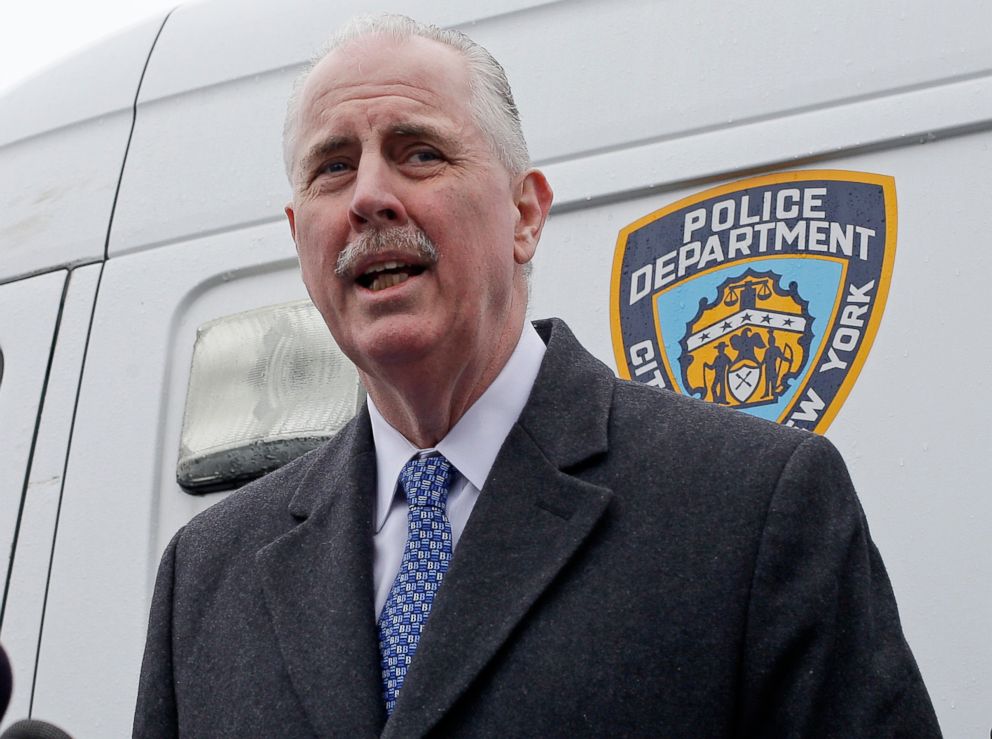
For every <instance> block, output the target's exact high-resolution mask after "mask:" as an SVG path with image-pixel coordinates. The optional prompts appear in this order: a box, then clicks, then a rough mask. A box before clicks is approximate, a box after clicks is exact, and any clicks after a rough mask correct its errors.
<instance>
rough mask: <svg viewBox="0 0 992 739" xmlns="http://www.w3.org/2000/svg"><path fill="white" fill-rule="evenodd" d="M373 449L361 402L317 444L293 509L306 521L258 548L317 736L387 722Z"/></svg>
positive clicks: (364, 732)
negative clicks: (345, 423) (375, 576)
mask: <svg viewBox="0 0 992 739" xmlns="http://www.w3.org/2000/svg"><path fill="white" fill-rule="evenodd" d="M374 484H375V452H374V449H373V446H372V441H371V429H370V427H369V421H368V414H367V412H364V411H363V412H362V413H361V414H360V415H359V417H358V418H357V419H356V421H355V422H354V423H352V425H351V426H350V427H349V429H348V431H346V432H344V433H343V434H342V435H341V436H340V437H338V438H337V439H335V441H334V442H332V443H331V444H329V445H328V446H327V447H325V448H323V449H322V450H321V451H320V452H318V454H317V456H316V458H315V461H314V463H313V465H312V466H311V468H310V470H309V471H308V472H307V474H306V475H305V476H304V478H303V480H302V482H301V483H300V487H299V488H298V490H297V492H296V494H295V496H294V497H293V501H292V503H291V505H290V510H291V512H292V513H293V515H294V516H296V517H297V518H299V519H302V522H301V523H300V524H299V525H298V526H296V527H295V528H294V529H292V530H291V531H290V532H289V533H287V534H285V535H284V536H282V537H280V538H279V539H277V540H275V541H274V542H272V543H271V544H269V545H268V546H266V547H265V548H263V549H262V550H261V551H259V552H258V554H257V556H256V566H257V569H258V573H259V579H260V581H261V583H262V589H263V592H264V594H265V602H266V605H267V607H268V610H269V612H270V614H271V617H272V624H273V627H274V630H275V633H276V640H277V642H278V645H279V649H280V651H281V653H282V655H283V658H284V660H285V664H286V667H287V670H288V672H289V676H290V680H291V682H292V684H293V687H294V689H295V691H296V693H297V695H298V696H299V698H300V701H301V702H302V704H303V707H304V709H305V710H306V713H307V716H308V718H309V720H310V722H311V723H312V724H313V727H314V729H315V731H316V733H317V735H318V736H332V735H333V736H341V735H350V736H353V737H361V736H375V735H378V734H379V733H380V731H381V729H382V726H383V724H384V722H385V718H386V717H385V709H384V706H383V700H382V686H381V682H380V678H379V647H378V637H377V634H376V625H375V620H374V613H373V609H374V605H373V591H372V559H373V544H372V515H373V506H374V494H373V490H374Z"/></svg>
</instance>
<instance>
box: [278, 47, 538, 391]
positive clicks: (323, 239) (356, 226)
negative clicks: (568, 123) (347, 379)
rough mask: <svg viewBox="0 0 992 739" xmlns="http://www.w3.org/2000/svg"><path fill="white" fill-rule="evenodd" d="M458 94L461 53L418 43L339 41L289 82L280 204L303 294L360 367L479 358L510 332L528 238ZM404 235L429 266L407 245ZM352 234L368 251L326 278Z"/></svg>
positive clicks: (450, 364)
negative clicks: (287, 180)
mask: <svg viewBox="0 0 992 739" xmlns="http://www.w3.org/2000/svg"><path fill="white" fill-rule="evenodd" d="M470 94H471V93H470V90H469V76H468V72H467V71H466V69H465V68H464V63H463V61H462V58H461V56H460V55H459V54H458V53H457V52H456V51H454V50H453V49H450V48H448V47H446V46H443V45H441V44H437V43H435V42H432V41H429V40H426V39H422V38H412V39H408V40H405V41H402V42H395V41H391V40H386V39H378V38H366V39H360V40H358V41H355V42H352V43H350V44H348V45H346V46H344V47H342V48H339V49H337V50H336V51H334V52H332V53H331V54H330V55H329V56H328V57H326V58H325V59H324V60H323V61H322V62H320V64H318V65H317V67H316V68H315V69H314V71H313V72H312V73H311V75H310V77H309V78H308V80H307V82H306V84H305V86H304V88H303V91H302V96H301V105H300V118H299V123H298V128H297V140H296V149H295V154H294V161H295V167H294V195H293V202H292V204H291V205H290V206H287V209H286V212H287V215H288V216H289V220H290V226H291V228H292V230H293V237H294V239H295V241H296V245H297V250H298V252H299V256H300V265H301V269H302V272H303V280H304V282H305V283H306V286H307V290H308V291H309V293H310V296H311V298H312V300H313V302H314V304H315V305H316V306H317V308H318V309H319V310H320V312H321V314H322V315H323V317H324V320H325V321H326V323H327V325H328V327H329V328H330V329H331V332H332V333H333V335H334V338H335V340H336V341H337V342H338V344H339V345H340V346H341V348H342V349H343V350H344V351H345V353H346V354H347V355H348V356H349V357H350V358H351V359H352V360H353V361H354V362H355V363H356V364H357V365H358V366H359V367H360V368H361V369H362V370H363V371H364V372H365V373H367V374H372V375H376V373H377V372H379V371H382V370H383V368H385V367H387V366H389V365H400V364H407V363H410V362H415V361H418V360H422V359H424V358H429V359H431V361H432V362H433V363H434V364H435V365H437V369H438V372H439V373H443V372H444V371H446V369H450V368H457V367H458V366H460V365H459V363H462V364H463V363H464V362H465V361H466V357H468V358H470V359H472V360H473V361H477V362H478V361H480V360H481V361H485V355H486V352H488V351H491V347H492V346H495V345H497V343H498V342H499V341H500V339H501V337H502V336H504V335H505V334H506V333H507V332H509V331H513V332H515V331H517V330H519V325H520V321H522V319H523V314H524V308H525V300H526V288H525V286H524V283H523V279H522V276H521V265H522V264H523V263H524V262H526V261H528V260H529V259H530V257H531V256H532V254H533V247H534V246H536V238H533V239H531V240H527V239H523V240H521V238H520V237H519V234H518V233H517V232H519V231H520V227H519V224H520V220H521V219H520V209H519V207H518V204H517V201H518V200H519V192H520V190H521V184H520V183H521V181H522V178H514V177H512V176H511V175H510V174H509V173H508V172H507V171H506V169H505V168H504V167H503V166H502V164H500V162H499V161H498V160H497V159H496V157H495V156H494V154H493V153H492V150H491V147H490V145H489V142H488V139H487V138H486V137H485V135H484V134H483V132H482V131H481V130H480V129H479V127H478V125H477V123H476V121H475V119H474V117H473V115H472V112H471V109H470V99H471V98H470ZM542 223H543V218H542ZM388 229H401V230H402V231H404V232H406V234H407V237H406V238H396V237H395V236H394V234H395V233H396V232H395V231H389V230H388ZM383 230H385V231H384V232H383ZM417 230H420V231H422V232H423V235H424V236H426V239H427V240H429V242H430V243H432V244H433V245H434V246H435V247H436V250H437V258H436V261H433V260H432V259H431V258H430V257H429V256H427V255H425V254H424V253H423V251H422V250H418V249H415V248H414V245H413V244H411V241H413V242H415V241H416V239H415V238H413V237H410V236H409V234H415V233H416V231H417ZM539 231H540V229H539V228H538V230H537V234H539ZM377 232H383V233H384V235H385V238H384V239H383V238H375V236H376V235H377ZM370 235H371V236H373V238H368V237H369V236H370ZM378 235H382V234H378ZM365 239H368V241H369V242H371V244H372V246H371V252H368V251H361V252H360V254H359V256H357V258H354V259H352V260H350V262H349V264H348V265H347V266H345V267H344V268H343V269H342V270H339V271H338V272H339V273H336V266H337V263H338V258H339V255H340V254H341V252H342V251H343V250H345V249H346V247H348V246H349V245H352V244H354V243H355V242H356V241H358V242H361V241H363V240H365ZM530 241H532V242H533V243H530ZM352 250H354V249H352ZM514 323H515V324H516V325H515V326H512V325H511V324H514Z"/></svg>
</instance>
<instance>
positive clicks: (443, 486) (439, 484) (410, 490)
mask: <svg viewBox="0 0 992 739" xmlns="http://www.w3.org/2000/svg"><path fill="white" fill-rule="evenodd" d="M453 470H454V468H453V467H452V466H451V462H449V461H448V460H447V459H445V458H444V456H443V455H441V454H433V455H431V456H429V457H414V458H413V459H411V460H410V461H409V462H407V463H406V464H405V465H404V466H403V470H402V471H401V472H400V484H401V485H402V486H403V492H404V493H406V500H407V503H408V504H409V505H410V507H411V508H414V507H417V506H435V507H438V508H440V509H441V510H442V511H444V510H445V506H446V505H447V502H448V486H449V485H450V484H451V473H452V471H453Z"/></svg>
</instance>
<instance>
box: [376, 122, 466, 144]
mask: <svg viewBox="0 0 992 739" xmlns="http://www.w3.org/2000/svg"><path fill="white" fill-rule="evenodd" d="M390 133H392V134H393V136H400V137H403V138H410V139H428V140H431V141H436V142H438V143H441V144H443V143H448V142H450V141H451V140H452V139H451V137H450V136H449V135H448V134H446V133H445V132H444V131H442V130H441V129H440V128H437V127H435V126H432V125H430V124H429V123H400V124H399V125H396V126H393V127H392V128H391V129H390Z"/></svg>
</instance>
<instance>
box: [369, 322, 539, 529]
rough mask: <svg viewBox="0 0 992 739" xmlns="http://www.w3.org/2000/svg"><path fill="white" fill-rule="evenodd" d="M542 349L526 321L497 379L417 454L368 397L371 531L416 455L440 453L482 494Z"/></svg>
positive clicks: (524, 398) (524, 401)
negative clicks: (372, 469)
mask: <svg viewBox="0 0 992 739" xmlns="http://www.w3.org/2000/svg"><path fill="white" fill-rule="evenodd" d="M546 349H547V347H546V346H545V345H544V342H543V341H542V340H541V337H540V336H538V334H537V331H536V330H535V329H534V327H533V326H532V325H531V324H530V322H529V321H525V322H524V328H523V331H521V332H520V339H519V340H518V341H517V346H516V348H515V349H514V350H513V353H512V354H511V355H510V358H509V359H508V360H507V362H506V364H505V365H503V369H502V370H500V373H499V374H498V375H497V376H496V379H495V380H493V381H492V384H490V385H489V387H488V388H486V390H485V392H483V393H482V395H481V396H479V399H478V400H476V401H475V402H474V403H473V404H472V406H471V407H470V408H469V409H468V410H467V411H466V412H465V415H463V416H462V417H461V418H460V419H458V423H456V424H455V425H454V427H453V428H452V429H451V430H450V431H448V433H447V435H446V436H445V437H444V438H443V439H441V441H440V442H438V444H437V446H436V447H435V448H434V449H418V448H417V447H416V446H414V445H413V444H411V443H410V442H409V440H407V438H406V437H405V436H403V434H401V433H400V432H399V431H397V430H396V429H395V428H393V427H392V426H391V425H390V424H389V422H388V421H387V420H386V419H385V418H383V416H382V414H381V413H380V412H379V409H378V408H376V407H375V403H374V402H373V400H372V396H368V408H369V416H370V418H371V420H372V437H373V440H374V442H375V462H376V480H377V482H376V524H375V528H376V531H378V530H379V529H381V528H382V525H383V523H385V521H386V516H387V515H388V514H389V508H390V506H391V505H392V501H393V495H394V494H395V492H396V481H397V480H398V479H399V476H400V472H401V471H402V470H403V465H405V464H406V463H407V462H408V461H409V460H410V459H411V458H412V457H413V456H414V455H416V454H419V453H424V452H430V451H435V450H436V451H438V452H440V453H441V454H443V455H444V456H445V457H447V459H448V461H449V462H451V464H452V465H453V466H454V467H455V469H457V470H458V472H459V473H460V474H461V475H462V476H463V477H465V479H467V480H468V481H469V482H470V483H471V484H472V485H473V486H474V487H475V488H476V489H477V490H482V486H483V484H484V483H485V481H486V478H487V477H489V470H491V469H492V466H493V463H494V462H495V461H496V455H497V454H498V453H499V450H500V448H501V447H502V446H503V441H504V440H505V439H506V437H507V435H508V434H509V433H510V429H511V428H513V424H515V423H516V422H517V419H518V418H519V417H520V413H521V411H523V409H524V406H525V405H526V404H527V398H528V397H530V391H531V388H533V387H534V380H536V379H537V373H538V371H539V370H540V368H541V361H542V360H543V359H544V352H545V350H546Z"/></svg>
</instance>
